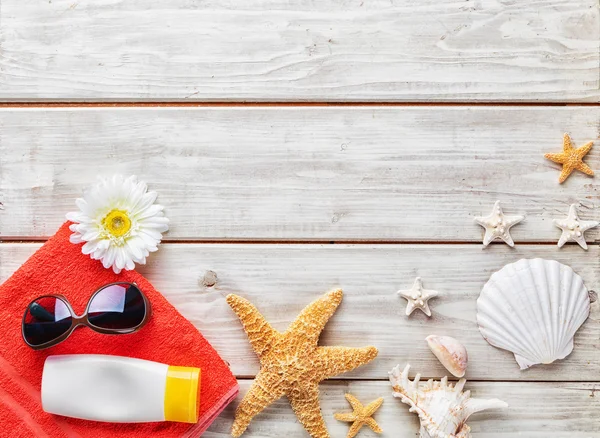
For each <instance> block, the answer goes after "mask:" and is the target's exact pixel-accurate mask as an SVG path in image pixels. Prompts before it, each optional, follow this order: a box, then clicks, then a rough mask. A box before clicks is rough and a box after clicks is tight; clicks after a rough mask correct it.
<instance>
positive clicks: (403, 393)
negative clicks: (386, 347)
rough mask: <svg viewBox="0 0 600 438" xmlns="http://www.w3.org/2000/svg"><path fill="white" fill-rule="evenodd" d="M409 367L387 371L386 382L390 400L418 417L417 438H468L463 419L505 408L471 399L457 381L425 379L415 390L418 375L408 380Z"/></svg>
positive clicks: (462, 383) (493, 401)
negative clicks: (388, 381)
mask: <svg viewBox="0 0 600 438" xmlns="http://www.w3.org/2000/svg"><path fill="white" fill-rule="evenodd" d="M409 370H410V365H406V367H405V368H404V370H403V371H400V365H397V366H396V367H395V368H394V369H393V370H392V371H390V373H389V376H390V382H391V384H392V387H393V389H394V393H393V394H394V397H398V398H400V399H401V400H402V402H403V403H406V404H407V405H409V406H410V412H414V413H416V414H417V415H418V416H419V420H420V422H421V429H420V437H421V438H468V437H470V436H471V433H470V430H471V428H470V427H469V426H468V425H467V424H466V422H467V419H468V418H469V417H470V416H471V415H472V414H474V413H476V412H480V411H483V410H485V409H495V408H506V407H507V406H508V404H506V403H505V402H503V401H502V400H498V399H495V398H494V399H490V400H484V399H477V398H471V393H470V391H465V392H463V387H464V386H465V383H466V382H467V381H466V380H465V379H460V380H459V381H458V382H457V383H456V385H455V386H452V383H448V378H447V377H444V378H443V379H442V380H441V381H439V382H438V381H434V380H433V379H431V380H429V381H428V382H427V383H425V384H424V385H422V386H421V387H419V379H420V377H421V375H420V374H417V375H416V376H415V378H414V380H412V381H411V380H410V379H409V378H408V371H409Z"/></svg>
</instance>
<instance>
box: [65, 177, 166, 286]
mask: <svg viewBox="0 0 600 438" xmlns="http://www.w3.org/2000/svg"><path fill="white" fill-rule="evenodd" d="M156 197H157V193H156V192H148V187H147V186H146V184H145V183H143V182H138V181H137V178H136V177H135V176H130V177H129V178H127V179H125V178H123V176H121V175H115V176H113V177H112V178H110V179H101V180H100V182H99V183H98V184H96V185H95V186H93V187H90V188H89V189H87V190H85V191H84V192H83V198H78V199H77V200H76V202H75V203H76V204H77V207H79V210H80V211H75V212H71V213H68V214H67V219H68V220H69V221H71V222H74V223H73V224H72V225H71V226H70V227H69V229H70V230H71V231H73V234H71V237H70V240H71V243H83V242H85V244H84V245H83V246H82V247H81V251H82V252H83V253H84V254H86V255H87V254H89V255H90V257H91V258H92V259H94V260H101V261H102V265H103V266H104V267H105V268H107V269H108V268H110V267H112V269H113V271H114V272H115V273H116V274H118V273H119V272H121V270H122V269H126V270H128V271H130V270H132V269H134V267H135V264H134V263H138V264H140V265H143V264H145V263H146V257H148V255H149V254H150V253H151V252H154V251H156V250H157V249H158V244H159V243H160V240H161V239H162V233H164V232H165V231H167V230H168V229H169V219H167V218H166V217H164V214H163V206H162V205H159V204H155V203H154V201H156Z"/></svg>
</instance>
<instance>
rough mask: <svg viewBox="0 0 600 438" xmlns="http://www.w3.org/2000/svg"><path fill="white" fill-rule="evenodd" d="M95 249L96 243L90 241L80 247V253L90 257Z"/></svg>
mask: <svg viewBox="0 0 600 438" xmlns="http://www.w3.org/2000/svg"><path fill="white" fill-rule="evenodd" d="M97 247H98V241H97V240H91V241H89V242H86V244H85V245H83V246H82V247H81V252H82V253H84V254H85V255H90V254H91V253H93V252H94V251H95V250H96V248H97Z"/></svg>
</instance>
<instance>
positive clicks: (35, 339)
mask: <svg viewBox="0 0 600 438" xmlns="http://www.w3.org/2000/svg"><path fill="white" fill-rule="evenodd" d="M71 323H72V316H71V311H70V310H69V307H68V306H67V304H66V303H65V302H64V301H63V300H61V299H60V298H56V297H42V298H39V299H37V300H35V301H34V302H32V303H31V304H30V305H29V307H27V313H26V314H25V320H24V321H23V337H24V338H25V340H26V341H27V342H28V343H29V344H30V345H33V346H38V345H42V344H45V343H46V342H50V341H53V340H54V339H56V338H58V337H60V336H61V335H64V334H65V333H66V332H67V331H69V329H70V328H71Z"/></svg>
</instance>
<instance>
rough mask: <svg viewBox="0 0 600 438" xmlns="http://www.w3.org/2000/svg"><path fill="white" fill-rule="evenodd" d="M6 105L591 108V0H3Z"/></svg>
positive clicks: (0, 79) (1, 83) (594, 93)
mask: <svg viewBox="0 0 600 438" xmlns="http://www.w3.org/2000/svg"><path fill="white" fill-rule="evenodd" d="M0 14H1V15H0V19H1V23H2V27H1V29H0V41H1V52H0V54H1V56H0V99H3V100H10V101H23V100H30V101H36V100H38V101H48V100H59V101H68V100H86V101H123V100H128V101H141V100H151V101H158V100H170V101H173V100H181V101H185V100H202V101H213V100H219V101H240V100H251V101H358V100H360V101H466V100H470V101H472V100H478V101H490V100H493V101H592V102H598V99H599V98H600V92H599V89H598V88H599V71H600V64H599V63H600V61H599V59H600V57H599V35H600V26H599V23H600V20H599V13H598V3H597V1H595V0H568V1H567V0H542V1H537V2H533V3H531V2H512V1H497V0H460V1H454V0H403V1H400V0H345V1H339V0H321V1H318V2H313V1H310V0H301V1H294V2H290V1H287V0H261V1H254V2H248V1H246V0H227V1H203V2H190V1H188V0H171V1H168V2H166V1H161V0H135V1H124V0H97V1H93V2H81V1H77V0H48V1H24V0H2V2H1V8H0Z"/></svg>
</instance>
